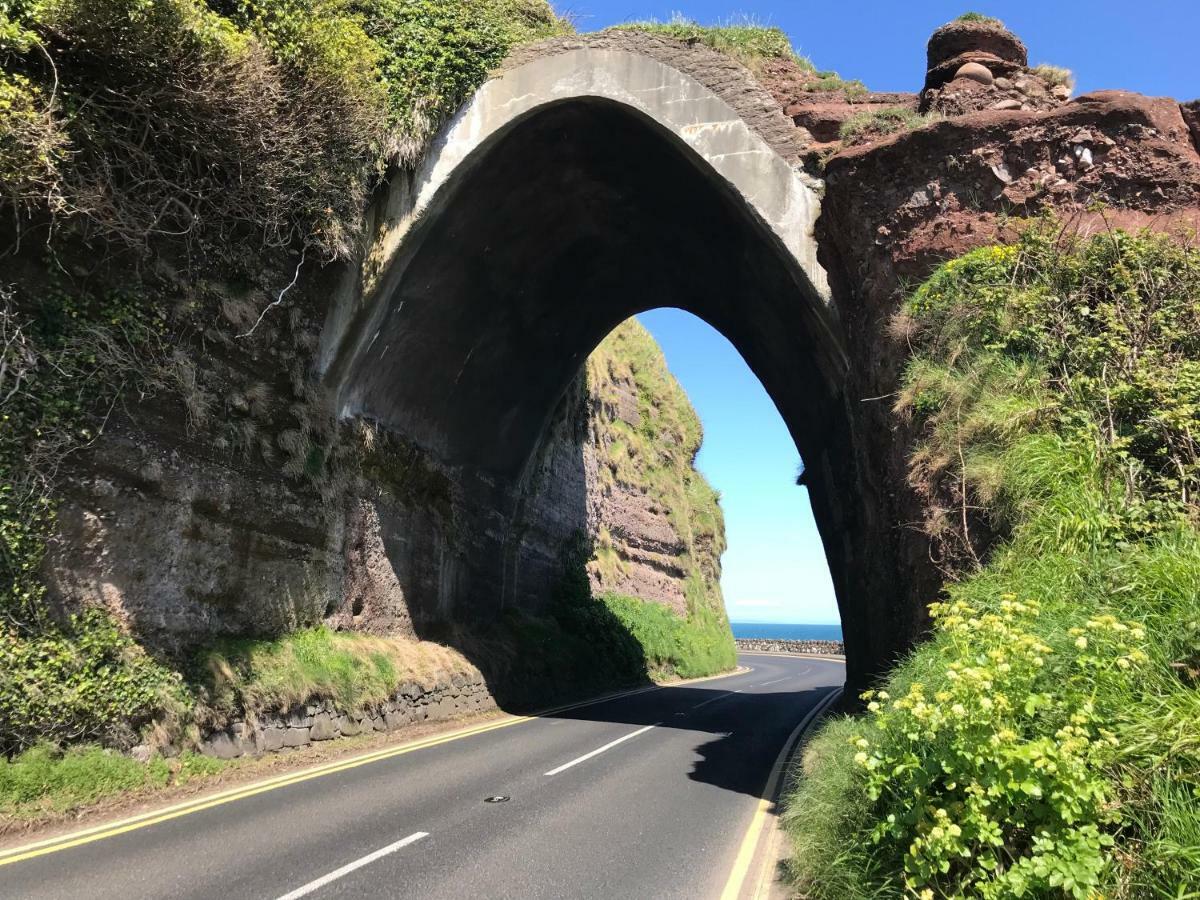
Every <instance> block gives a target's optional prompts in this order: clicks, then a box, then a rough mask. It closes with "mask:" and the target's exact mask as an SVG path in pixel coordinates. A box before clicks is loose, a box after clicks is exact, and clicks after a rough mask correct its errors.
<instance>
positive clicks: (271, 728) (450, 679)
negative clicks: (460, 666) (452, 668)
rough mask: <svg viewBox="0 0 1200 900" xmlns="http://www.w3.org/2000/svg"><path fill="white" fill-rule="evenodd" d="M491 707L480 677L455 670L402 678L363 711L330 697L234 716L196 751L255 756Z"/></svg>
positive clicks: (492, 702)
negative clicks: (276, 710)
mask: <svg viewBox="0 0 1200 900" xmlns="http://www.w3.org/2000/svg"><path fill="white" fill-rule="evenodd" d="M495 708H496V701H495V700H494V699H493V698H492V695H491V694H490V693H489V692H488V686H487V684H486V682H485V681H484V680H483V676H481V675H479V674H478V673H474V674H464V673H459V672H456V673H453V674H443V675H439V676H438V677H437V678H436V679H434V680H432V681H430V682H426V683H420V682H416V681H409V682H406V683H404V684H402V685H400V687H399V688H397V689H396V692H395V693H394V694H393V695H392V696H391V697H390V698H389V699H387V700H386V701H384V702H383V703H380V704H379V705H377V706H374V707H370V708H367V709H357V710H346V709H340V708H339V707H338V705H337V703H336V702H335V701H333V700H323V701H319V702H315V703H306V704H303V705H301V706H297V707H295V708H294V709H290V710H287V711H284V712H280V713H277V714H275V715H260V716H258V717H257V718H256V719H254V720H253V721H248V720H245V719H241V720H237V721H234V722H231V723H230V724H229V726H228V727H226V728H223V729H221V730H219V731H214V732H211V733H209V734H208V735H207V736H206V737H205V738H204V739H203V740H202V741H201V743H200V750H201V752H202V753H206V754H208V755H210V756H215V757H217V758H218V759H235V758H237V757H239V756H258V755H261V754H263V753H274V752H277V751H280V750H290V749H296V748H299V747H307V746H309V745H310V744H312V743H315V742H321V741H329V740H334V739H335V738H341V737H352V736H354V735H360V734H371V733H373V732H380V733H385V732H391V731H396V730H397V729H401V728H404V727H406V726H409V725H417V724H420V723H423V722H444V721H447V720H450V719H457V718H462V717H464V716H469V715H474V714H476V713H482V712H487V711H488V710H491V709H495Z"/></svg>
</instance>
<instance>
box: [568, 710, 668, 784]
mask: <svg viewBox="0 0 1200 900" xmlns="http://www.w3.org/2000/svg"><path fill="white" fill-rule="evenodd" d="M661 724H662V723H661V722H655V723H654V724H653V725H647V726H646V727H645V728H639V729H638V730H637V731H631V732H630V733H629V734H627V735H625V736H623V737H619V738H617V739H616V740H615V741H609V742H608V743H607V744H605V745H604V746H603V747H597V748H596V749H595V750H593V751H592V752H591V753H585V754H583V756H581V757H579V758H578V759H573V760H571V761H570V762H569V763H563V764H562V765H561V766H559V767H558V768H557V769H551V770H550V771H549V772H547V773H546V774H547V775H557V774H558V773H559V772H565V771H566V770H567V769H569V768H571V766H577V765H579V764H580V763H581V762H586V761H587V760H589V759H591V758H592V757H593V756H599V755H600V754H601V753H603V752H604V751H605V750H611V749H612V748H613V747H615V746H617V744H623V743H625V742H626V741H627V740H629V739H630V738H635V737H637V736H638V735H639V734H645V733H646V732H647V731H649V730H650V729H651V728H657V727H658V726H659V725H661Z"/></svg>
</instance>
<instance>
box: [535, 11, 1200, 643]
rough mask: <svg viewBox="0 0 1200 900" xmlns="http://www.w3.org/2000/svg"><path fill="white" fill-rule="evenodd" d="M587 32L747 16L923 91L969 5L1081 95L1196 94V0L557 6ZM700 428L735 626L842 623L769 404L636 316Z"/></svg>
mask: <svg viewBox="0 0 1200 900" xmlns="http://www.w3.org/2000/svg"><path fill="white" fill-rule="evenodd" d="M556 5H557V7H558V9H559V10H560V11H567V12H570V13H572V14H573V15H574V16H575V17H576V22H577V25H578V27H579V28H580V29H581V30H583V31H592V30H595V29H599V28H604V27H606V26H608V25H612V24H615V23H618V22H624V21H629V20H631V19H649V18H658V19H668V18H670V17H671V16H672V14H673V13H675V12H681V13H682V14H683V15H685V16H687V17H688V18H692V19H696V20H697V21H700V22H702V23H705V24H710V23H713V22H721V21H726V20H728V19H729V17H730V16H731V15H733V16H750V17H753V18H754V19H756V20H758V21H759V22H762V23H765V24H770V25H776V26H778V27H780V28H782V29H783V30H784V31H786V32H787V33H788V34H789V36H790V37H791V39H792V44H793V45H794V46H795V47H796V48H797V50H799V51H800V52H801V53H803V54H805V55H806V56H809V57H810V58H811V59H812V60H813V62H814V63H815V64H816V65H817V67H818V68H822V69H836V70H837V71H838V72H840V73H841V74H842V75H843V76H844V77H847V78H859V79H861V80H862V81H864V82H865V83H866V84H867V86H868V87H869V88H871V89H873V90H894V91H916V90H918V89H919V88H920V86H921V81H922V78H923V76H924V61H925V55H924V54H925V42H926V40H927V39H928V37H929V34H930V32H932V31H933V29H934V28H936V27H937V26H938V25H940V24H942V23H943V22H947V21H949V20H950V19H953V18H955V17H956V16H958V15H959V14H961V13H962V12H965V11H966V10H968V9H972V10H976V11H978V12H983V13H987V14H989V15H993V16H997V17H998V18H1000V19H1003V20H1004V22H1005V23H1006V24H1008V26H1009V27H1010V28H1012V30H1013V31H1015V32H1016V33H1017V34H1018V35H1019V36H1020V37H1021V38H1022V40H1024V41H1025V44H1026V46H1028V48H1029V56H1030V62H1031V63H1039V62H1049V63H1054V64H1056V65H1062V66H1066V67H1068V68H1070V69H1071V70H1072V71H1074V72H1075V75H1076V79H1077V88H1076V92H1077V93H1084V92H1087V91H1093V90H1101V89H1105V88H1124V89H1127V90H1134V91H1139V92H1141V93H1144V94H1152V95H1166V96H1173V97H1177V98H1180V99H1192V98H1196V97H1200V64H1198V63H1197V55H1196V54H1197V51H1196V43H1195V42H1196V35H1197V34H1200V0H1190V2H1182V0H1177V2H1153V0H1147V2H1143V3H1132V4H1131V3H1129V2H1127V0H1125V2H1121V3H1116V2H1109V0H1089V2H1075V0H1071V2H1063V0H1039V2H1019V3H1015V2H1014V3H991V2H978V0H969V2H963V3H960V2H941V0H935V2H912V3H903V2H895V0H877V2H847V0H843V2H839V3H811V2H790V3H788V2H779V0H774V2H772V0H757V2H756V0H740V2H734V3H732V4H731V3H730V2H726V0H696V2H684V0H668V2H663V3H659V2H651V0H561V2H558V3H557V4H556ZM639 318H640V319H641V321H642V322H643V324H645V325H646V326H647V327H648V328H649V329H650V331H651V332H652V333H653V334H654V336H655V337H656V338H657V339H658V341H659V343H660V344H661V345H662V347H663V350H664V352H665V353H666V356H667V362H668V364H669V365H670V367H671V370H672V371H673V372H674V373H675V375H676V377H678V378H679V380H680V382H681V383H682V384H683V386H684V388H685V389H686V390H687V392H688V394H689V395H690V396H691V398H692V402H693V404H694V405H695V407H696V409H697V411H698V412H699V414H700V418H701V419H702V420H703V422H704V429H705V441H704V446H703V448H702V449H701V452H700V459H699V463H700V468H701V469H702V470H703V471H704V473H705V474H706V475H707V476H708V478H709V480H710V481H711V482H712V483H713V484H714V485H715V486H716V487H717V489H718V490H720V491H721V493H722V506H723V507H724V509H725V518H726V530H727V533H728V537H729V550H728V551H727V552H726V554H725V557H724V577H723V579H722V587H723V588H724V593H725V602H726V606H727V607H728V609H729V614H730V618H732V619H733V620H735V621H760V622H837V621H838V613H837V604H836V603H835V601H834V598H833V589H832V586H831V585H830V583H829V572H828V569H827V568H826V565H825V557H824V551H823V550H822V549H821V544H820V539H819V538H818V536H817V533H816V529H815V526H814V524H813V521H812V514H811V512H810V510H809V508H808V500H807V496H806V493H805V491H804V490H803V489H802V488H798V487H796V486H795V484H794V479H795V474H796V471H797V468H798V466H799V462H800V458H799V455H798V454H797V452H796V448H795V445H794V444H793V443H792V440H791V437H790V436H789V435H788V433H787V430H786V428H784V425H783V421H782V420H781V419H780V418H779V414H778V413H777V412H776V410H775V407H774V405H773V403H772V402H771V400H770V398H768V397H767V395H766V393H765V391H763V389H762V386H761V385H760V384H759V383H758V380H757V379H756V378H755V377H754V375H753V374H752V373H751V372H750V370H749V368H747V366H746V364H745V363H744V362H743V361H742V359H741V357H740V356H739V355H738V353H737V351H736V350H734V349H733V347H732V346H731V345H730V344H729V342H728V341H726V340H725V339H724V338H723V337H721V336H720V335H719V334H717V332H715V331H714V330H713V329H712V328H710V327H709V326H708V325H706V324H704V323H703V322H701V321H700V320H699V319H696V318H695V317H693V316H691V315H689V314H687V313H684V312H680V311H679V310H654V311H652V312H650V313H646V314H644V315H642V316H640V317H639Z"/></svg>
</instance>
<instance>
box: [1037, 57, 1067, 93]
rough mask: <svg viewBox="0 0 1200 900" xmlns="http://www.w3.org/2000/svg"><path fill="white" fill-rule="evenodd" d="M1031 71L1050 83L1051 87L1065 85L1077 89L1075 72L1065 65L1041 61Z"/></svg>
mask: <svg viewBox="0 0 1200 900" xmlns="http://www.w3.org/2000/svg"><path fill="white" fill-rule="evenodd" d="M1030 71H1031V72H1032V73H1033V74H1034V75H1036V76H1038V78H1040V79H1042V81H1044V82H1046V83H1047V84H1049V85H1050V86H1051V87H1065V88H1068V89H1070V90H1074V89H1075V73H1073V72H1072V71H1071V70H1070V69H1067V68H1064V67H1063V66H1052V65H1050V64H1049V63H1040V64H1038V65H1036V66H1034V67H1033V68H1032V69H1030Z"/></svg>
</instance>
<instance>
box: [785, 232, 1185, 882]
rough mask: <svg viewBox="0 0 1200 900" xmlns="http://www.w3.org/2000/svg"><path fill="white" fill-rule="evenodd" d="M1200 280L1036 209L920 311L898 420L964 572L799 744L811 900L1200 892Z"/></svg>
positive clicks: (1162, 253) (802, 838) (1163, 242)
mask: <svg viewBox="0 0 1200 900" xmlns="http://www.w3.org/2000/svg"><path fill="white" fill-rule="evenodd" d="M1198 296H1200V251H1197V250H1195V249H1188V248H1186V247H1183V246H1180V245H1179V244H1177V243H1175V242H1173V241H1172V240H1170V239H1168V238H1166V237H1163V236H1156V235H1151V234H1147V233H1142V234H1137V235H1131V234H1126V233H1123V232H1120V231H1115V232H1112V233H1108V234H1101V235H1098V236H1096V237H1093V238H1091V239H1088V240H1082V239H1073V238H1069V237H1063V236H1062V235H1061V234H1060V233H1059V230H1058V229H1057V228H1056V227H1055V224H1054V223H1052V222H1046V223H1036V224H1035V225H1033V226H1032V227H1030V228H1029V229H1028V230H1027V231H1026V232H1025V233H1024V234H1023V236H1022V237H1021V238H1020V239H1019V240H1018V242H1017V244H1016V245H1014V246H1009V247H990V248H983V249H981V250H977V251H974V252H972V253H969V254H967V255H966V256H964V257H961V258H959V259H957V260H952V261H950V262H949V263H947V264H945V265H944V266H942V267H941V268H940V269H939V270H938V271H937V272H936V273H935V274H934V275H933V276H932V277H931V278H930V279H929V281H927V282H926V283H925V284H924V285H923V286H922V287H921V288H920V289H918V290H917V291H916V293H915V294H914V295H913V297H912V298H911V300H910V301H909V303H908V306H907V308H906V310H905V312H904V313H903V314H902V316H901V317H900V319H899V320H898V321H897V323H896V330H897V333H898V334H900V335H902V336H903V337H904V338H906V339H907V340H908V341H909V343H910V346H911V347H913V349H914V352H915V356H914V358H913V360H912V361H911V362H910V364H909V366H908V369H907V376H906V379H905V383H904V388H903V390H902V392H901V396H900V400H899V403H898V411H899V413H900V414H901V415H905V416H912V417H913V420H914V422H915V423H916V425H917V427H918V434H919V435H920V438H919V443H918V446H917V447H916V449H915V451H914V453H913V456H912V464H911V468H910V478H911V481H912V484H913V486H914V488H915V489H916V490H917V491H918V493H919V494H920V495H921V496H922V497H923V498H924V499H925V502H926V509H927V520H926V522H925V527H926V530H927V532H928V533H929V535H930V538H931V542H932V546H933V548H934V552H935V555H936V557H937V558H938V559H940V560H941V561H942V563H943V565H945V566H946V568H947V570H948V572H949V574H950V575H951V576H952V580H951V581H950V583H949V585H948V587H947V589H946V591H945V598H944V600H943V602H941V603H937V604H934V605H933V606H931V613H932V615H933V618H934V628H933V633H932V635H931V637H930V639H929V640H928V641H927V642H926V643H924V644H922V645H921V646H919V647H918V648H917V649H916V650H914V651H913V653H912V654H911V655H910V656H909V657H908V658H907V659H906V660H904V661H903V662H902V663H901V664H900V665H899V666H898V667H897V668H896V669H895V670H893V672H892V673H891V674H890V675H889V676H888V677H887V678H886V679H884V681H883V683H882V684H881V685H880V686H879V689H878V690H876V691H870V692H868V693H867V694H866V695H864V699H865V700H867V701H868V708H867V712H866V714H865V715H863V716H859V717H854V718H850V719H842V720H838V721H836V722H834V723H831V724H830V725H828V726H826V728H825V729H824V730H823V731H822V732H821V734H820V735H819V736H818V737H817V738H815V739H814V742H813V744H812V750H811V751H810V753H809V754H807V755H806V756H805V759H804V761H803V765H802V769H801V772H800V773H799V775H800V777H799V778H798V780H797V787H796V790H795V793H794V794H793V796H791V797H790V798H789V800H788V808H789V809H790V810H791V811H792V812H791V813H789V815H788V816H787V817H786V822H787V827H788V829H789V831H790V832H791V834H792V836H793V840H794V842H795V845H796V848H797V852H796V854H795V856H794V858H793V860H792V862H791V868H790V871H791V874H792V877H793V878H794V880H795V883H796V885H797V887H798V889H799V890H800V891H801V892H802V893H803V894H804V895H805V896H806V897H811V898H829V900H833V898H844V897H874V896H914V897H918V898H922V900H931V898H934V897H947V898H959V897H962V898H966V897H983V898H1008V897H1030V896H1037V897H1074V898H1079V900H1084V898H1093V897H1100V896H1110V897H1131V898H1141V897H1147V898H1149V897H1173V898H1174V897H1183V896H1194V895H1195V892H1196V891H1197V890H1200V867H1198V866H1197V861H1198V860H1200V695H1198V692H1197V684H1198V683H1200V649H1198V648H1200V588H1198V585H1200V532H1198V530H1197V527H1196V523H1197V502H1196V497H1197V486H1198V480H1200V459H1198V456H1197V447H1196V445H1195V444H1194V443H1193V442H1192V441H1191V439H1190V435H1191V434H1193V433H1194V432H1195V429H1196V427H1197V426H1198V425H1200V307H1197V304H1196V298H1197V297H1198ZM980 534H993V535H1000V537H1001V540H1000V542H999V544H998V545H996V546H992V547H989V545H988V541H987V540H984V539H983V538H981V537H980V536H979V535H980ZM989 550H990V554H989Z"/></svg>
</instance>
